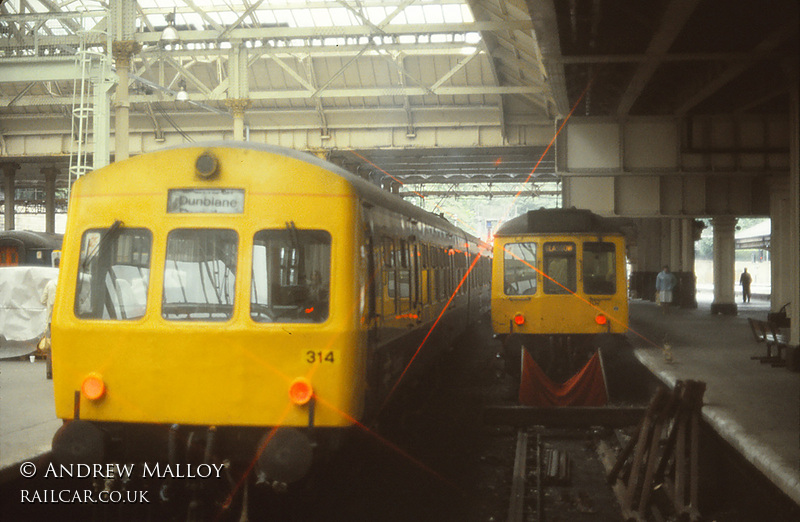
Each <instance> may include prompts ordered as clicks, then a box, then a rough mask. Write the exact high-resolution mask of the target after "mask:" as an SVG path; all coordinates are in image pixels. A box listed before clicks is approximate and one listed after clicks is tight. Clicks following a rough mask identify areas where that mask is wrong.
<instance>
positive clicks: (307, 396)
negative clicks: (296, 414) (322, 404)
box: [289, 377, 314, 406]
mask: <svg viewBox="0 0 800 522" xmlns="http://www.w3.org/2000/svg"><path fill="white" fill-rule="evenodd" d="M312 395H314V389H313V388H312V387H311V383H310V382H308V379H306V378H304V377H298V378H297V379H295V380H294V381H292V384H290V385H289V399H290V400H291V401H292V402H293V403H295V404H297V405H298V406H302V405H303V404H306V403H307V402H308V401H310V400H311V396H312Z"/></svg>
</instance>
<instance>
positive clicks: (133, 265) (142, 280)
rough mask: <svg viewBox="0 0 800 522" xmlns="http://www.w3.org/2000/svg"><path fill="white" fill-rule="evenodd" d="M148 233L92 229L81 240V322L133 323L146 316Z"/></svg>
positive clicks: (116, 225) (78, 297) (78, 310)
mask: <svg viewBox="0 0 800 522" xmlns="http://www.w3.org/2000/svg"><path fill="white" fill-rule="evenodd" d="M152 243H153V238H152V234H151V233H150V231H149V230H145V229H141V228H124V227H123V226H122V223H121V222H119V221H117V222H115V223H114V225H112V226H111V227H110V228H107V229H97V228H96V229H91V230H87V231H86V232H84V234H83V238H82V240H81V251H80V263H79V265H78V281H77V287H76V292H75V304H74V310H75V315H76V316H77V317H79V318H81V319H111V320H130V319H138V318H140V317H142V316H144V313H145V310H146V309H147V288H148V283H149V280H150V250H151V246H152Z"/></svg>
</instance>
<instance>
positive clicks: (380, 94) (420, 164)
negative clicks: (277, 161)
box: [0, 0, 800, 192]
mask: <svg viewBox="0 0 800 522" xmlns="http://www.w3.org/2000/svg"><path fill="white" fill-rule="evenodd" d="M798 25H800V24H799V23H798V4H797V3H796V2H795V1H794V0H765V1H763V2H745V1H737V2H730V0H654V1H647V2H642V1H641V0H563V1H562V0H437V1H436V2H433V1H428V0H416V1H414V0H393V1H378V0H362V1H355V0H311V1H308V2H303V1H295V0H283V1H280V0H277V1H272V0H271V1H268V2H265V1H263V0H262V1H253V2H239V1H238V0H231V1H226V2H215V1H212V0H182V1H173V2H171V1H160V0H159V1H156V0H125V1H116V0H112V2H110V3H105V2H101V1H95V0H80V1H70V0H65V1H61V2H54V1H51V0H3V1H2V2H1V3H0V137H2V141H0V161H4V160H5V161H14V162H17V163H18V164H19V165H20V169H19V171H18V172H17V177H16V178H17V179H16V183H17V187H18V188H24V187H26V186H27V187H39V186H42V184H43V179H44V178H43V174H42V169H43V168H48V167H55V168H57V169H58V171H59V173H60V174H59V178H58V183H59V185H60V186H64V185H66V184H67V183H68V176H69V166H70V162H71V161H73V160H72V157H73V156H74V153H73V150H71V149H72V148H73V147H74V141H75V140H74V139H70V133H71V134H72V138H75V135H76V132H75V130H74V128H73V126H74V121H75V117H74V114H75V99H76V92H78V91H79V90H80V85H81V82H80V81H76V80H74V79H56V80H37V79H36V78H48V77H49V76H48V74H49V71H51V70H52V69H53V67H58V66H59V64H61V63H67V62H74V61H75V59H76V56H78V55H80V53H81V51H88V52H89V53H97V54H100V55H103V54H105V55H106V56H108V57H109V62H110V66H111V73H112V75H113V74H114V72H115V69H114V67H116V66H117V64H116V61H117V60H116V58H117V57H116V56H114V57H113V58H114V59H111V56H110V55H111V52H110V49H111V48H113V47H114V44H112V45H109V43H110V42H112V40H114V41H117V40H119V41H126V42H127V41H130V42H135V47H134V48H133V50H134V52H133V53H132V55H131V57H130V59H131V67H130V84H129V85H130V87H129V90H130V93H129V96H130V119H131V132H132V133H133V132H135V133H137V139H138V140H139V143H140V148H139V149H138V150H139V151H140V152H144V151H146V150H147V149H153V150H154V149H156V148H158V147H160V146H163V145H174V144H180V143H182V142H191V141H200V140H202V139H205V138H206V137H207V136H209V135H211V136H217V135H218V134H219V135H222V136H226V139H229V134H223V131H224V132H228V131H229V129H230V127H231V121H232V118H231V113H232V112H233V111H234V110H235V107H236V105H237V103H242V102H243V100H244V102H243V103H244V105H242V106H241V107H242V108H243V110H244V112H245V116H244V121H245V125H246V129H247V133H248V137H252V138H254V139H257V140H260V141H261V140H263V141H270V140H271V139H274V140H276V141H279V142H286V143H288V145H289V146H293V147H296V148H305V149H309V150H315V151H317V152H318V151H320V150H322V151H323V152H324V154H325V155H326V157H327V158H328V159H329V160H331V161H333V162H334V163H337V164H339V165H342V166H344V167H345V168H347V169H348V170H351V171H354V172H356V173H358V174H360V175H363V176H365V177H372V178H376V177H377V178H384V179H385V178H387V177H389V178H391V180H393V181H394V182H396V183H399V184H401V185H403V184H414V185H424V184H435V183H439V184H443V183H446V184H451V185H453V184H454V185H458V184H462V183H479V184H480V183H483V184H496V185H499V184H502V183H512V182H513V183H521V182H525V181H529V182H530V181H534V182H536V183H537V184H538V185H539V186H547V183H554V185H553V186H554V187H558V181H559V180H558V167H557V165H556V154H555V151H554V146H553V144H554V139H553V137H554V136H555V134H556V133H557V132H558V129H559V128H560V125H561V124H562V123H563V122H564V121H565V120H566V119H568V118H570V117H573V116H580V117H598V118H608V119H611V120H615V121H620V120H625V119H626V118H632V117H658V118H663V117H673V118H675V119H676V120H677V121H690V120H691V118H693V117H696V116H709V115H710V116H714V115H733V116H734V117H735V116H736V115H753V114H755V115H758V114H765V115H776V114H777V115H785V116H786V118H789V117H790V112H791V110H790V92H791V89H792V85H794V86H795V88H796V85H797V81H796V77H797V74H798ZM173 29H174V31H173ZM173 32H174V33H175V35H174V38H173V35H170V36H169V38H167V33H173ZM237 49H240V50H241V52H239V51H237ZM4 70H5V73H4V72H3V71H4ZM56 76H57V75H56ZM792 78H795V80H792ZM793 82H794V83H793ZM184 98H185V99H184ZM114 103H115V101H114V92H113V88H112V94H111V98H110V107H109V108H108V110H109V112H110V117H111V118H113V117H114ZM795 110H796V109H795ZM465 128H469V129H470V130H469V131H468V133H467V131H465V130H464V129H465ZM36 136H58V137H59V139H58V140H57V142H58V145H57V146H55V147H54V146H52V145H50V143H51V142H52V141H53V140H40V141H41V142H42V143H44V144H38V145H37V142H36V140H35V139H33V138H32V137H36ZM275 136H277V138H276V137H275ZM466 136H472V137H471V138H469V139H465V137H466ZM91 139H94V138H91ZM97 139H101V138H97ZM111 139H113V138H111ZM87 150H89V156H91V147H90V146H89V145H87ZM132 152H133V153H136V150H133V151H132ZM783 152H786V151H785V150H783ZM111 159H112V160H113V151H112V152H111ZM531 174H533V175H534V176H533V179H531V178H532V177H531ZM456 192H457V190H456Z"/></svg>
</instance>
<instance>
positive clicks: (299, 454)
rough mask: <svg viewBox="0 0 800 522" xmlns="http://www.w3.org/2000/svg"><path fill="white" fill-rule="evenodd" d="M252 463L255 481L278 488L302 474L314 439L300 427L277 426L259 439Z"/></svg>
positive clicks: (308, 466)
mask: <svg viewBox="0 0 800 522" xmlns="http://www.w3.org/2000/svg"><path fill="white" fill-rule="evenodd" d="M258 447H259V448H261V451H260V454H259V455H258V462H257V464H256V473H257V477H258V483H266V484H271V485H272V486H273V488H274V489H277V490H280V489H282V488H285V487H286V485H288V484H291V483H293V482H297V481H298V480H300V479H302V478H303V477H305V476H306V474H307V473H308V471H309V469H310V468H311V463H312V460H313V456H314V443H313V442H312V440H311V439H310V438H309V437H308V435H306V434H305V433H304V432H303V431H301V430H299V429H296V428H289V427H280V428H277V429H275V430H271V431H270V432H268V433H267V434H265V435H264V437H263V438H262V439H261V443H260V444H259V446H258Z"/></svg>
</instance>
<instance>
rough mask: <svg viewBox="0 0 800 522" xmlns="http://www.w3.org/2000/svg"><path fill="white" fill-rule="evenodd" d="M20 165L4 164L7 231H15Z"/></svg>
mask: <svg viewBox="0 0 800 522" xmlns="http://www.w3.org/2000/svg"><path fill="white" fill-rule="evenodd" d="M17 170H19V163H3V195H4V197H5V204H4V207H5V214H4V218H5V229H6V230H14V207H15V206H16V202H17V200H16V194H15V188H16V183H15V181H16V176H17Z"/></svg>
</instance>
